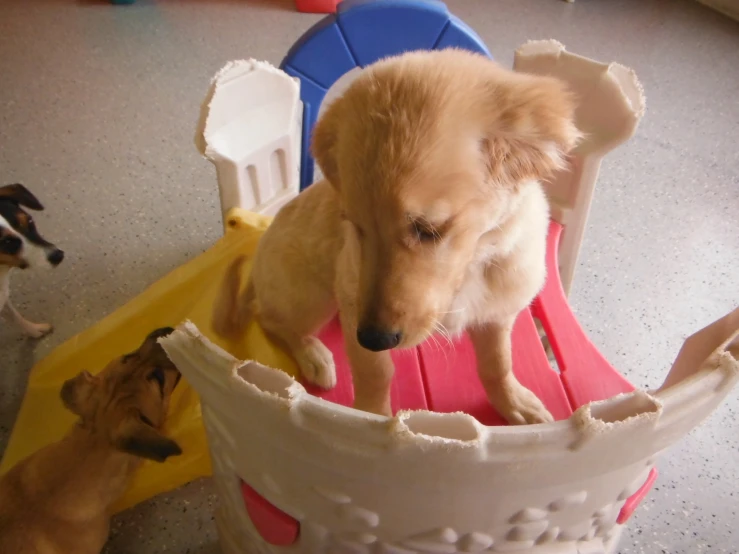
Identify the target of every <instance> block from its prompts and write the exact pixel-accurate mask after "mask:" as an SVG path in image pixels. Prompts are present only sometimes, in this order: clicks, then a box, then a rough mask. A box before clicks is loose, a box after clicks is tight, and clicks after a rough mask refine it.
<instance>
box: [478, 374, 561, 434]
mask: <svg viewBox="0 0 739 554" xmlns="http://www.w3.org/2000/svg"><path fill="white" fill-rule="evenodd" d="M514 383H515V384H514ZM495 396H496V397H495V398H491V402H492V404H493V406H494V407H495V409H496V410H497V411H498V413H499V414H500V415H501V416H503V417H504V418H505V419H506V421H507V422H508V423H510V424H511V425H526V424H532V423H551V422H552V421H554V418H553V417H552V414H550V413H549V410H547V409H546V407H545V406H544V403H543V402H542V401H541V400H539V398H538V397H537V396H536V395H535V394H534V393H533V392H531V391H530V390H529V389H527V388H526V387H524V386H523V385H522V384H521V383H519V382H518V381H512V382H510V383H508V384H507V385H506V386H505V387H501V389H500V391H499V394H496V395H495Z"/></svg>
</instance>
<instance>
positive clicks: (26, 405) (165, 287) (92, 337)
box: [0, 208, 296, 511]
mask: <svg viewBox="0 0 739 554" xmlns="http://www.w3.org/2000/svg"><path fill="white" fill-rule="evenodd" d="M228 221H229V226H228V231H227V232H226V234H225V236H224V237H223V238H222V239H220V240H219V241H218V242H217V243H216V244H215V245H213V246H212V247H211V248H210V249H208V250H207V251H206V252H204V253H203V254H201V255H200V256H198V257H197V258H195V259H194V260H192V261H190V262H188V263H186V264H185V265H183V266H181V267H179V268H177V269H175V270H174V271H172V272H171V273H169V274H168V275H166V276H165V277H163V278H162V279H160V280H159V281H157V282H156V283H154V284H153V285H152V286H151V287H149V288H148V289H147V290H145V291H144V292H143V293H141V294H140V295H139V296H137V297H136V298H134V299H133V300H131V301H130V302H128V303H127V304H125V305H124V306H122V307H121V308H120V309H118V310H116V311H115V312H113V313H112V314H110V315H109V316H107V317H106V318H105V319H103V320H102V321H100V322H99V323H97V324H95V325H93V326H92V327H90V328H89V329H87V330H86V331H84V332H82V333H80V334H79V335H77V336H76V337H73V338H71V339H70V340H68V341H67V342H65V343H64V344H62V345H61V346H59V347H58V348H57V349H56V350H54V351H53V352H52V353H51V354H50V355H49V356H48V357H46V358H45V359H44V360H42V361H40V362H39V363H38V364H37V365H36V366H35V367H34V368H33V369H32V370H31V376H30V378H29V383H28V390H27V392H26V396H25V398H24V399H23V404H22V406H21V411H20V413H19V415H18V419H17V421H16V424H15V427H14V429H13V433H12V435H11V437H10V442H9V444H8V448H7V450H6V451H5V455H4V457H3V460H2V464H0V474H2V473H5V472H6V471H7V470H8V469H10V468H11V467H12V466H13V465H14V464H15V463H17V462H18V461H20V460H21V459H23V458H25V457H26V456H28V455H29V454H31V453H32V452H34V451H36V450H38V449H39V448H41V447H42V446H44V445H46V444H49V443H51V442H53V441H56V440H59V439H60V438H61V437H62V436H63V435H64V434H65V433H66V432H67V430H68V429H69V427H70V426H71V425H72V423H73V421H74V416H73V415H72V414H71V413H70V412H68V411H67V410H66V409H65V408H64V406H63V405H62V403H61V400H60V399H59V390H60V388H61V385H62V383H63V382H64V381H65V380H66V379H68V378H70V377H73V376H74V375H76V374H77V373H78V372H79V371H81V370H83V369H87V370H88V371H90V372H92V373H96V372H98V371H100V370H102V368H103V367H105V365H106V364H107V363H108V362H109V361H110V360H112V359H113V358H115V357H117V356H120V355H122V354H125V353H126V352H129V351H131V350H134V349H135V348H137V347H138V345H139V344H140V343H141V341H142V340H143V338H144V337H145V336H146V335H147V334H148V333H149V332H150V331H151V330H153V329H156V328H158V327H162V326H167V325H169V326H175V325H177V324H179V323H180V322H181V321H183V320H185V319H189V320H191V321H192V322H193V323H195V324H196V325H197V326H198V328H199V329H200V330H201V331H202V332H203V333H204V334H205V335H206V336H208V338H210V339H212V340H213V341H214V342H216V343H217V344H219V345H220V346H221V347H223V348H225V349H227V350H228V351H229V352H231V353H232V354H234V355H235V356H236V357H238V358H239V359H242V360H246V359H258V360H259V361H260V362H262V363H264V364H266V365H269V366H271V367H279V368H283V369H285V370H286V371H288V372H290V373H291V374H293V375H295V374H296V373H295V372H296V369H295V366H294V364H293V362H292V361H291V360H290V358H288V357H287V356H286V355H285V354H284V353H282V352H281V351H279V350H277V349H276V348H274V347H273V346H272V345H271V344H270V343H269V342H268V341H267V340H266V338H265V337H264V335H263V333H262V332H261V330H260V329H259V327H258V326H257V325H252V326H251V327H250V329H249V331H248V333H247V336H246V337H245V339H244V340H243V341H242V342H240V343H239V344H229V343H226V342H224V341H223V340H220V339H219V338H218V337H216V336H214V334H213V332H212V331H211V327H210V317H211V308H212V304H213V301H214V299H215V295H216V292H217V290H218V287H219V286H220V282H221V279H222V276H223V273H224V271H225V270H226V267H227V266H228V264H229V263H230V262H231V261H232V260H234V259H236V257H238V256H239V255H243V254H246V255H247V256H248V255H249V254H252V253H253V252H254V249H255V247H256V244H257V241H258V240H259V238H260V237H261V235H262V233H263V232H264V230H265V229H266V227H267V225H269V223H270V221H271V218H269V217H266V216H262V215H257V214H254V213H251V212H247V211H244V210H240V209H238V208H235V209H234V210H232V211H231V212H230V213H229V217H228ZM70 316H72V317H73V314H70ZM167 433H168V434H169V435H170V436H171V437H172V438H174V439H175V440H176V441H177V442H178V443H179V444H180V446H181V447H182V450H183V454H182V455H181V456H177V457H175V458H170V459H169V460H167V461H166V462H165V463H163V464H157V463H155V462H148V461H147V462H146V463H145V464H144V465H143V466H142V467H141V470H140V471H139V472H138V474H137V476H136V478H135V480H134V482H133V483H132V485H131V487H130V488H129V490H128V492H127V493H126V495H125V496H124V497H123V498H122V499H121V500H120V502H119V503H118V504H117V505H116V511H120V510H123V509H125V508H128V507H130V506H133V505H134V504H136V503H138V502H141V501H142V500H146V499H147V498H150V497H152V496H154V495H156V494H159V493H161V492H165V491H168V490H172V489H174V488H176V487H179V486H181V485H184V484H185V483H187V482H189V481H191V480H193V479H195V478H197V477H202V476H206V475H210V473H211V467H210V457H209V454H208V446H207V443H206V438H205V431H204V429H203V425H202V422H201V416H200V402H199V400H198V398H197V395H196V394H195V392H194V391H193V390H192V389H191V388H190V387H189V385H188V384H187V383H185V382H184V380H183V382H182V383H181V384H180V386H179V387H178V388H177V390H176V391H175V394H174V396H173V397H172V403H171V408H170V415H169V419H168V422H167Z"/></svg>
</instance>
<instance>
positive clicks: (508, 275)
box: [439, 258, 546, 336]
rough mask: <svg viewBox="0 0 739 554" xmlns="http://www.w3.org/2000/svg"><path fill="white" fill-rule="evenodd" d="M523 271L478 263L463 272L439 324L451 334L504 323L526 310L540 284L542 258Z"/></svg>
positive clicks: (544, 274)
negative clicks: (459, 284)
mask: <svg viewBox="0 0 739 554" xmlns="http://www.w3.org/2000/svg"><path fill="white" fill-rule="evenodd" d="M529 261H530V263H529V264H526V265H527V266H528V267H526V269H525V270H523V271H522V270H521V269H522V268H518V267H517V268H513V267H507V265H508V264H506V263H495V264H493V263H492V262H490V263H487V264H479V265H477V264H476V266H475V267H474V268H471V270H470V271H468V272H467V274H466V276H465V279H464V281H463V282H462V286H461V287H460V288H459V290H458V292H457V294H456V295H455V297H454V299H453V301H452V303H451V305H450V307H449V310H447V313H444V314H440V318H439V319H440V323H441V324H442V325H443V326H444V328H445V329H446V330H447V331H448V332H449V333H450V334H451V335H452V336H455V335H460V334H461V333H463V332H464V331H465V330H466V329H467V328H468V327H471V326H475V325H483V324H486V323H491V322H496V323H501V324H503V323H507V322H509V321H511V320H513V319H515V317H516V316H517V315H518V313H519V312H521V310H523V309H524V308H526V307H527V306H528V305H529V304H530V303H531V301H532V300H533V299H534V297H535V296H536V294H537V293H538V292H539V291H540V290H541V288H542V286H543V285H544V280H545V277H546V267H545V262H544V259H543V258H542V259H541V260H540V261H538V260H535V259H530V260H529Z"/></svg>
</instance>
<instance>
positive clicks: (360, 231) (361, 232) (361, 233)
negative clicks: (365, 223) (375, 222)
mask: <svg viewBox="0 0 739 554" xmlns="http://www.w3.org/2000/svg"><path fill="white" fill-rule="evenodd" d="M352 226H353V227H354V230H355V231H356V232H357V236H358V237H359V238H360V239H362V238H364V229H362V228H361V227H360V226H359V225H357V224H356V223H354V222H352Z"/></svg>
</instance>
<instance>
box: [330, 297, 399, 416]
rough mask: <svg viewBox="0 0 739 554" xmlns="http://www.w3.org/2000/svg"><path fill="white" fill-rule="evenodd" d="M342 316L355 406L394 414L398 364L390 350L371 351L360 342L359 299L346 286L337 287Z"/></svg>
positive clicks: (378, 412)
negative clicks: (392, 390)
mask: <svg viewBox="0 0 739 554" xmlns="http://www.w3.org/2000/svg"><path fill="white" fill-rule="evenodd" d="M337 293H338V294H337V297H338V301H339V319H340V321H341V331H342V333H343V335H344V348H345V349H346V355H347V357H348V358H349V365H350V367H351V370H352V380H353V381H354V408H356V409H357V410H362V411H365V412H370V413H373V414H379V415H385V416H392V415H393V413H392V409H391V407H390V386H391V384H392V380H393V374H394V373H395V365H394V364H393V360H392V358H391V357H390V352H389V351H388V350H385V351H383V352H372V351H370V350H367V349H366V348H363V347H362V346H361V345H360V344H359V342H358V341H357V310H356V302H355V301H353V300H352V299H351V298H352V297H351V293H348V292H347V291H346V285H343V286H339V287H337Z"/></svg>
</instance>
